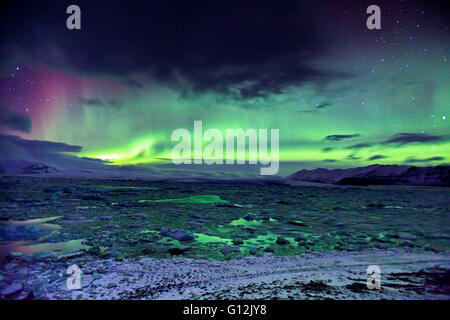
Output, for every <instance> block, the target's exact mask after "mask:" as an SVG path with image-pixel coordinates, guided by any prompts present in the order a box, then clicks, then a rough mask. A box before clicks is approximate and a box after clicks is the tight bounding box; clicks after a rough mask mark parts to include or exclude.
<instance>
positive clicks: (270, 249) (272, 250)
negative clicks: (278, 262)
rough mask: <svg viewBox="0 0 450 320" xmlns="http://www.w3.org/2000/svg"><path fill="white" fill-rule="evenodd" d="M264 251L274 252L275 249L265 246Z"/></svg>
mask: <svg viewBox="0 0 450 320" xmlns="http://www.w3.org/2000/svg"><path fill="white" fill-rule="evenodd" d="M264 251H265V252H271V253H274V252H275V249H274V248H273V247H267V248H265V249H264Z"/></svg>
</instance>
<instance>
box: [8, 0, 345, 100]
mask: <svg viewBox="0 0 450 320" xmlns="http://www.w3.org/2000/svg"><path fill="white" fill-rule="evenodd" d="M79 6H80V7H81V8H82V11H83V12H85V13H86V14H84V15H83V18H82V25H83V26H82V29H81V30H79V31H77V32H71V33H68V32H67V30H66V28H63V27H61V21H60V20H59V19H54V17H53V15H54V12H61V13H62V14H63V15H64V13H65V9H66V7H67V5H66V4H65V3H64V2H61V1H55V2H46V3H44V4H37V3H33V2H30V3H26V4H21V5H18V4H17V5H16V4H14V3H12V4H10V7H9V8H8V9H9V10H10V12H11V13H14V14H11V15H5V17H4V19H3V20H4V21H2V25H1V26H2V27H3V29H4V30H3V31H4V32H3V33H2V34H3V35H4V39H2V40H3V41H2V42H3V43H4V44H5V46H7V45H14V47H16V48H19V51H21V52H23V53H27V54H28V55H30V54H31V55H32V58H33V59H36V60H38V61H40V62H43V63H44V64H47V65H51V66H52V67H56V68H64V69H67V67H70V68H72V69H74V70H76V71H77V72H82V73H94V74H109V75H116V76H121V77H124V80H125V82H126V83H127V84H128V85H129V86H132V87H135V88H142V84H141V83H140V82H138V81H136V80H134V79H129V78H128V75H129V74H131V73H137V72H139V73H144V74H148V75H151V76H152V77H155V78H156V79H158V80H160V81H162V82H168V83H171V84H177V83H178V81H179V79H180V78H181V79H184V80H187V81H188V82H189V84H190V88H189V90H192V92H194V93H195V92H199V91H214V92H216V93H222V94H227V95H230V96H233V97H236V98H243V99H248V98H254V97H263V96H267V95H269V94H272V93H280V92H281V91H282V90H284V89H285V88H287V87H289V86H293V85H299V84H301V83H305V82H310V81H314V82H316V83H326V82H328V81H331V80H335V79H343V78H348V77H351V76H352V75H351V74H349V73H345V72H338V71H335V70H326V69H323V68H318V67H317V64H316V63H315V62H316V61H317V59H319V58H320V57H322V56H324V55H325V54H326V53H327V50H328V48H329V47H330V46H331V42H330V40H329V39H328V37H327V36H326V35H324V33H323V32H321V28H323V26H322V25H321V24H320V22H319V20H318V19H315V17H314V16H313V15H311V12H321V9H322V8H321V6H320V5H319V4H318V3H314V2H312V1H311V2H304V3H302V4H301V5H300V4H299V3H298V1H282V2H277V1H268V2H266V1H258V0H253V1H239V2H238V1H236V2H234V1H228V2H226V3H219V2H216V1H207V2H204V1H200V2H196V1H194V2H189V3H184V2H176V3H173V2H164V1H154V2H149V1H137V0H130V1H128V2H127V5H126V6H124V5H123V2H122V1H118V0H112V1H109V2H108V6H107V7H108V8H107V9H108V10H105V8H104V4H103V3H100V2H98V1H82V0H80V1H79ZM29 12H33V13H34V14H33V16H32V18H33V28H31V29H30V28H29V26H28V25H27V24H24V23H23V21H29ZM274 12H276V13H277V14H274ZM100 20H101V21H104V23H98V21H100ZM30 39H32V41H30ZM100 43H101V45H99V44H100ZM13 58H14V57H10V56H8V57H5V56H4V54H3V55H2V56H0V61H2V60H4V61H8V60H10V59H13ZM326 106H327V104H323V105H322V107H326Z"/></svg>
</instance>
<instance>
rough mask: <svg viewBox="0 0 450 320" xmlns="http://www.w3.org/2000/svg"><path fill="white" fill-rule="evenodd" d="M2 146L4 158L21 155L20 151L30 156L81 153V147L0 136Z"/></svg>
mask: <svg viewBox="0 0 450 320" xmlns="http://www.w3.org/2000/svg"><path fill="white" fill-rule="evenodd" d="M0 146H1V148H0V149H2V150H4V152H2V155H3V156H9V155H15V154H21V153H22V152H20V150H17V149H23V150H26V152H27V153H28V154H49V155H50V154H56V153H63V152H80V151H81V149H82V148H81V147H80V146H74V145H69V144H66V143H61V142H51V141H41V140H25V139H22V138H20V137H18V136H12V135H6V134H0Z"/></svg>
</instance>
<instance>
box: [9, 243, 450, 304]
mask: <svg viewBox="0 0 450 320" xmlns="http://www.w3.org/2000/svg"><path fill="white" fill-rule="evenodd" d="M74 264H75V265H77V266H78V267H79V268H80V270H81V271H82V274H81V289H79V290H69V289H68V287H67V279H68V278H69V277H70V276H71V274H68V273H67V267H68V266H70V265H74ZM374 264H375V265H378V266H379V267H380V269H381V289H380V290H376V289H374V290H369V289H368V288H367V286H366V282H367V277H368V275H367V273H366V270H367V267H368V266H369V265H374ZM2 274H4V275H5V276H6V277H7V279H9V280H8V283H6V282H5V281H4V280H5V278H4V276H3V280H2V281H0V294H2V298H6V299H70V300H71V299H77V300H78V299H88V300H98V299H101V300H103V299H106V300H109V299H122V300H123V299H125V300H129V299H132V300H134V299H168V300H172V299H194V300H197V299H200V300H202V299H449V298H450V255H449V254H448V253H439V254H438V253H431V252H426V253H424V252H409V251H404V250H390V251H384V250H375V251H368V252H362V253H361V252H358V253H356V252H335V253H309V254H304V255H297V256H285V257H279V256H274V255H272V254H265V255H263V256H259V257H256V256H248V257H245V258H241V259H232V260H228V261H216V260H206V259H190V258H180V257H176V258H171V259H156V258H147V257H144V258H139V259H124V260H121V261H120V260H115V259H98V260H92V261H86V260H85V259H83V258H82V257H76V256H72V257H65V258H64V259H59V260H47V261H46V260H45V259H43V260H42V261H40V262H35V263H33V264H24V263H23V262H22V261H21V260H20V258H17V259H13V260H11V261H10V262H9V263H8V264H6V265H4V271H2Z"/></svg>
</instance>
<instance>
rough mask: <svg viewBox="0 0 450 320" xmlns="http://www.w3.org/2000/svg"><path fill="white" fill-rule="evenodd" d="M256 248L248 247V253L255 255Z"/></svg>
mask: <svg viewBox="0 0 450 320" xmlns="http://www.w3.org/2000/svg"><path fill="white" fill-rule="evenodd" d="M256 252H257V251H256V248H250V250H249V253H250V254H251V255H253V256H254V255H256Z"/></svg>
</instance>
